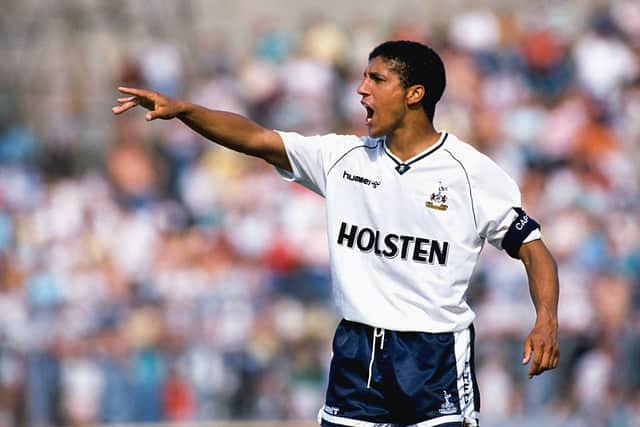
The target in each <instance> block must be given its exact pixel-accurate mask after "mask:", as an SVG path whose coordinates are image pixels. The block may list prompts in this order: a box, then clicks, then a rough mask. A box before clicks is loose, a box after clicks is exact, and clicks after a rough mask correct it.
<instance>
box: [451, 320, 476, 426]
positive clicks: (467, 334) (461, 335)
mask: <svg viewBox="0 0 640 427" xmlns="http://www.w3.org/2000/svg"><path fill="white" fill-rule="evenodd" d="M454 339H455V353H456V369H457V373H458V396H459V398H460V412H461V413H462V420H466V421H467V424H468V425H470V426H476V425H478V413H477V412H476V410H475V405H474V395H473V376H472V375H471V327H468V328H467V329H464V330H462V331H459V332H455V333H454Z"/></svg>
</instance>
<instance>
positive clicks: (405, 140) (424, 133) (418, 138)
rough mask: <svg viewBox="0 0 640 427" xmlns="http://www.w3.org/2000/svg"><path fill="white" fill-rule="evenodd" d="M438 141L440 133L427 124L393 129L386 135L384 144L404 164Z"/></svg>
mask: <svg viewBox="0 0 640 427" xmlns="http://www.w3.org/2000/svg"><path fill="white" fill-rule="evenodd" d="M439 139H440V133H439V132H437V131H436V130H435V129H434V128H433V124H431V123H430V122H427V123H421V124H420V125H417V126H407V127H403V128H398V129H395V130H394V131H393V132H391V133H390V134H388V135H387V138H386V142H385V143H386V145H387V148H388V149H389V151H391V152H392V153H393V155H394V156H396V157H397V158H398V159H400V160H401V161H403V162H404V161H406V160H409V159H410V158H412V157H414V156H416V155H418V154H420V153H422V152H423V151H425V150H426V149H428V148H429V147H431V146H432V145H434V144H436V143H437V142H438V140H439Z"/></svg>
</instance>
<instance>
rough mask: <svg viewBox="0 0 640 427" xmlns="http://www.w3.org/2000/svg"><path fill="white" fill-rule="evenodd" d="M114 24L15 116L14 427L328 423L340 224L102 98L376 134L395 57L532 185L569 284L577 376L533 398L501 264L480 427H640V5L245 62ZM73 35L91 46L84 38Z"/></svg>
mask: <svg viewBox="0 0 640 427" xmlns="http://www.w3.org/2000/svg"><path fill="white" fill-rule="evenodd" d="M87 4H88V3H87ZM130 7H131V8H133V7H134V6H133V5H130ZM109 13H112V15H110V14H108V13H106V12H105V15H101V19H102V20H101V21H100V23H101V24H100V25H102V26H103V27H101V28H102V29H103V30H105V31H104V32H103V33H101V34H100V37H106V38H107V40H108V43H107V45H108V46H109V47H110V49H108V50H104V51H99V52H93V55H94V56H97V57H99V58H95V59H96V60H97V62H96V64H98V66H96V67H94V68H92V65H91V64H93V63H89V64H84V65H85V66H83V65H82V64H81V63H79V59H78V58H75V61H74V60H73V59H74V57H72V56H70V57H69V58H68V59H71V60H70V61H64V66H63V67H62V69H64V70H65V73H62V74H60V73H58V74H56V75H53V74H52V75H51V76H47V77H50V78H51V82H50V83H51V85H44V86H43V83H46V82H42V81H37V80H36V81H34V82H33V86H32V87H30V88H29V90H30V91H32V92H30V94H31V95H30V96H33V93H36V94H38V96H39V97H41V102H42V105H43V106H44V107H46V109H44V114H40V115H38V114H37V112H38V111H42V110H39V109H38V107H39V105H38V106H36V105H33V104H28V103H26V102H24V103H21V101H20V100H19V98H20V97H19V96H18V97H11V96H9V97H7V98H6V102H3V104H4V106H3V107H2V108H1V109H0V115H1V117H0V424H1V425H7V426H27V425H29V426H48V425H61V424H65V425H87V424H92V423H125V422H158V421H188V420H196V421H197V420H220V419H238V420H253V419H280V420H287V419H305V420H313V419H314V417H315V414H316V412H317V410H318V408H319V407H320V405H321V404H322V402H323V394H324V387H325V383H326V379H327V369H328V366H329V359H330V356H331V354H330V351H331V347H330V340H331V337H332V334H333V330H334V328H335V325H336V324H337V321H338V319H336V317H335V313H334V311H333V308H332V305H331V299H330V292H331V290H330V274H329V271H328V254H327V249H326V247H327V242H326V237H325V222H324V210H323V201H322V200H321V199H320V198H318V197H317V196H315V195H313V194H311V193H309V192H308V191H306V190H304V189H302V188H301V187H298V186H295V185H290V184H287V183H285V182H283V181H282V180H281V179H280V178H279V177H278V176H277V174H276V173H275V171H274V170H273V169H272V168H271V167H269V166H268V165H267V164H265V163H264V162H262V161H258V160H255V159H249V158H247V157H245V156H241V155H238V154H234V153H230V152H229V151H227V150H224V149H221V148H218V147H216V146H215V145H214V144H210V143H207V142H204V141H202V140H201V138H199V137H198V136H196V135H194V134H192V133H191V132H189V131H188V130H187V129H186V128H185V127H183V126H181V125H180V124H179V123H178V122H175V121H172V122H162V123H157V122H154V123H153V124H147V123H145V122H144V119H143V118H142V116H141V115H140V113H130V114H128V115H126V116H123V117H119V118H117V119H115V118H112V117H111V116H110V111H109V106H108V105H107V102H106V101H104V100H100V101H96V93H99V92H96V91H97V89H96V86H97V85H99V83H97V82H98V78H99V77H101V78H102V79H103V80H100V82H102V84H103V85H105V87H107V90H108V91H110V92H108V93H107V96H109V97H113V99H114V100H115V98H116V97H117V93H116V91H115V87H116V86H117V85H120V84H122V85H131V86H141V87H150V88H154V89H157V90H161V91H164V92H165V93H167V94H170V95H173V96H179V97H183V98H186V99H189V100H191V101H194V102H197V103H200V104H203V105H206V106H208V107H210V108H219V109H225V110H229V111H235V112H238V113H241V114H246V115H249V116H250V117H252V118H254V119H255V120H257V121H258V122H259V123H261V124H262V125H264V126H267V127H271V128H275V129H283V130H293V131H299V132H302V133H304V134H314V133H328V132H342V133H344V132H356V133H363V132H364V131H365V129H364V126H363V123H364V118H365V112H364V110H363V109H362V108H361V106H360V105H359V102H358V101H359V97H358V96H357V94H356V92H355V88H356V86H357V84H358V82H359V79H360V76H361V73H362V67H363V65H364V64H365V63H366V55H367V54H368V51H369V50H370V49H371V48H373V47H374V46H375V44H377V43H378V42H380V41H382V40H385V39H397V38H409V39H415V40H419V41H425V42H427V43H430V44H432V45H433V46H434V47H435V48H436V50H438V51H439V52H440V53H441V55H442V57H443V59H444V62H445V65H446V68H447V73H448V88H447V90H446V92H445V96H444V98H443V100H442V101H441V103H440V104H438V108H437V111H436V120H435V122H436V127H438V128H439V129H443V130H447V131H449V132H452V133H454V134H456V135H458V136H459V137H460V138H461V139H463V140H466V141H468V142H470V143H472V144H474V145H476V146H477V147H478V148H479V149H480V150H482V151H483V152H485V153H487V154H488V155H490V156H491V157H492V158H494V159H495V160H496V161H497V162H498V163H499V164H500V165H502V166H503V167H504V168H505V169H506V170H507V171H508V172H509V173H510V174H511V175H512V176H513V177H514V178H516V180H517V181H518V183H519V185H520V187H521V189H522V194H523V204H524V207H525V209H526V210H527V212H528V213H529V214H530V215H532V216H533V217H535V218H536V219H537V220H538V221H539V222H540V223H541V224H542V225H543V229H542V231H543V237H544V240H545V242H546V243H547V245H548V246H549V247H550V248H551V250H552V252H553V254H554V256H555V257H556V259H557V261H558V266H559V273H560V279H561V288H562V289H561V301H560V326H561V345H562V359H561V363H560V366H559V367H558V368H557V369H556V370H555V371H553V372H550V373H546V374H544V375H543V376H541V377H537V378H535V379H533V380H528V379H527V378H526V368H523V367H522V366H520V360H521V352H522V348H521V346H522V342H523V340H524V338H525V336H526V335H527V333H528V332H529V330H530V328H531V327H532V325H533V322H534V320H535V319H534V313H535V312H534V309H533V307H532V304H531V302H530V298H529V296H528V288H527V282H526V276H525V272H524V269H523V268H522V266H521V265H520V264H519V263H518V262H515V261H513V260H511V259H510V258H509V257H507V256H506V255H505V254H503V253H499V252H498V251H496V250H494V249H492V248H490V247H487V248H486V249H485V253H484V254H483V256H482V259H481V264H480V265H479V266H478V268H477V270H476V272H475V274H474V277H473V283H472V286H471V287H470V290H469V294H468V298H469V300H470V302H471V305H472V307H473V308H474V310H475V311H476V313H477V320H476V330H477V331H478V342H477V347H478V354H477V367H478V372H477V373H478V379H479V383H480V389H481V394H482V399H483V400H482V413H481V414H482V415H481V417H482V419H483V424H484V425H486V426H502V425H505V426H506V425H523V426H529V425H531V426H534V425H535V426H539V425H546V426H556V425H557V426H559V425H562V426H625V427H626V426H629V427H632V426H638V425H639V424H638V420H640V357H639V355H640V316H639V315H640V279H639V278H640V221H639V218H640V215H639V214H640V198H639V194H640V193H639V191H638V185H639V183H640V180H639V176H638V170H639V168H638V166H639V162H640V152H639V148H638V147H639V142H640V4H638V3H637V2H633V1H620V2H615V3H612V4H610V5H606V6H604V7H597V8H596V7H589V6H585V4H582V3H581V4H580V5H577V4H576V5H571V4H569V3H566V2H559V3H558V4H547V5H546V6H544V7H539V8H537V7H535V6H528V7H527V8H524V7H523V8H514V9H513V10H509V8H501V9H500V11H499V12H498V11H491V10H486V9H475V8H471V7H468V8H465V10H461V11H458V13H456V14H454V15H452V16H451V18H450V19H448V20H447V21H446V23H438V24H434V25H426V24H415V23H413V22H412V21H409V20H407V19H406V18H403V17H402V16H400V15H399V16H397V17H396V16H390V17H388V18H387V20H386V21H376V20H373V19H371V20H366V19H363V17H362V16H353V17H350V18H348V19H346V20H345V17H341V18H342V19H341V20H340V22H341V24H338V23H336V22H333V21H332V20H328V19H321V18H319V17H314V18H315V19H311V20H308V21H304V22H302V21H301V22H300V23H299V26H298V27H297V28H295V29H285V28H279V27H278V25H277V23H276V22H275V21H274V22H271V21H269V20H268V19H266V20H264V21H262V22H261V23H260V25H256V26H255V28H254V29H253V30H254V32H253V33H252V35H251V37H252V40H251V47H247V49H245V51H244V52H239V51H235V50H234V49H232V48H231V43H230V39H229V38H230V37H232V35H231V34H226V33H221V34H218V35H216V36H215V37H200V36H199V33H197V29H196V28H193V29H192V28H183V29H182V33H184V34H188V33H190V32H191V31H193V34H192V35H191V36H190V37H188V36H187V35H185V38H183V39H180V40H171V39H169V38H166V37H157V38H145V39H144V40H145V41H144V42H143V43H138V46H140V49H139V50H138V51H136V52H132V51H131V49H130V48H129V47H127V46H128V45H127V41H126V39H123V38H122V37H118V31H119V30H122V28H124V27H125V26H126V24H127V22H128V21H127V18H126V16H125V14H124V12H121V11H120V12H118V11H117V10H115V9H114V10H111V11H110V12H109ZM76 18H77V19H80V18H81V17H76ZM85 18H86V17H85ZM178 18H180V19H184V17H176V19H178ZM636 18H638V19H636ZM3 19H5V18H3ZM87 19H88V18H87ZM3 22H4V21H3ZM62 22H63V23H65V24H66V25H68V27H69V28H66V27H65V28H66V31H67V33H64V34H66V37H71V39H73V36H69V34H72V33H73V29H74V28H76V26H77V25H80V24H78V22H74V21H73V20H72V21H62ZM58 30H59V29H58ZM42 31H44V30H42ZM51 38H52V40H53V38H54V34H51ZM7 40H9V41H10V40H12V39H7ZM66 40H69V39H66ZM100 40H102V43H104V39H100V38H99V37H96V40H95V41H96V42H98V41H100ZM132 41H133V39H132ZM7 43H8V44H9V42H7ZM8 44H5V45H0V49H5V48H7V46H8ZM7 49H8V48H7ZM0 53H2V51H0ZM43 55H44V53H43ZM69 55H71V54H69ZM114 57H116V58H117V59H116V61H115V62H116V67H112V68H107V71H106V72H105V69H104V67H102V66H100V65H101V64H102V62H100V61H101V60H104V61H108V60H111V61H113V58H114ZM110 58H111V59H110ZM63 59H64V58H63ZM54 68H55V67H54ZM0 69H4V68H0ZM78 76H81V77H82V78H81V79H79V78H78ZM8 81H9V79H7V82H8ZM4 86H5V85H3V87H4ZM7 86H8V85H7ZM42 87H46V88H47V90H46V91H43V92H38V91H40V90H43V89H42ZM69 87H73V91H69V90H67V89H68V88H69ZM6 93H8V94H14V95H15V94H16V92H15V91H12V89H11V88H10V87H8V88H7V91H6ZM98 98H99V97H98ZM2 99H3V100H5V97H3V98H2ZM109 102H110V101H109ZM96 117H97V118H98V120H95V118H96ZM92 138H93V139H92ZM95 141H99V144H100V147H99V149H96V147H95V145H92V142H95ZM364 297H365V296H363V298H364Z"/></svg>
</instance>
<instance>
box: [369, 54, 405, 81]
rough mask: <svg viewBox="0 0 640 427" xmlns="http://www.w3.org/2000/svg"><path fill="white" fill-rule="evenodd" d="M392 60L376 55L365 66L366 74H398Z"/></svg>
mask: <svg viewBox="0 0 640 427" xmlns="http://www.w3.org/2000/svg"><path fill="white" fill-rule="evenodd" d="M391 65H392V64H391V61H390V60H388V59H386V58H383V57H381V56H376V57H375V58H373V59H371V60H370V61H369V64H367V67H366V68H365V70H364V72H365V74H379V75H382V76H389V75H392V74H393V75H396V76H397V75H398V73H396V72H395V70H394V69H393V67H392V66H391Z"/></svg>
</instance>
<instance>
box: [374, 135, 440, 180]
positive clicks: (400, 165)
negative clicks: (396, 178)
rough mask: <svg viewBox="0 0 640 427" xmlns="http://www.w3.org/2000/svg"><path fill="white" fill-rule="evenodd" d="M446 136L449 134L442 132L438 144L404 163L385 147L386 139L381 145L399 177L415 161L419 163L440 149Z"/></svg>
mask: <svg viewBox="0 0 640 427" xmlns="http://www.w3.org/2000/svg"><path fill="white" fill-rule="evenodd" d="M447 136H449V134H448V133H447V132H442V133H441V135H440V139H439V140H438V142H436V143H435V144H434V145H432V146H431V147H429V148H427V149H426V150H424V151H423V152H421V153H418V154H416V155H415V156H413V157H411V158H410V159H409V160H407V161H405V162H403V161H401V160H400V159H399V158H398V157H396V156H395V155H394V154H393V153H392V152H391V150H389V147H387V141H386V139H385V140H384V142H383V144H382V145H383V147H384V152H385V153H387V156H389V158H391V160H393V162H394V163H395V164H396V167H395V170H396V171H397V172H398V173H399V174H400V175H404V173H405V172H407V171H408V170H409V169H411V165H412V164H414V163H415V162H417V161H420V160H422V159H424V158H425V157H427V156H428V155H429V154H431V153H433V152H435V151H436V150H438V149H439V148H440V147H442V146H443V145H444V141H445V140H446V139H447Z"/></svg>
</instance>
